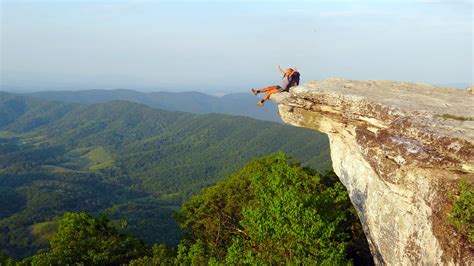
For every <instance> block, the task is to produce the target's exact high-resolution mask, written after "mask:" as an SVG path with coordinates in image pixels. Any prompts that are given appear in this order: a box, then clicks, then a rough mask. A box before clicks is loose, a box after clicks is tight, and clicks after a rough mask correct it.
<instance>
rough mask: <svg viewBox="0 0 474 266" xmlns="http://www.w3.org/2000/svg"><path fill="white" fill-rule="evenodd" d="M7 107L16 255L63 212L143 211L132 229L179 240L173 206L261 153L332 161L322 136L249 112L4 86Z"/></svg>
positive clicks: (1, 101) (4, 153) (0, 129)
mask: <svg viewBox="0 0 474 266" xmlns="http://www.w3.org/2000/svg"><path fill="white" fill-rule="evenodd" d="M20 107H21V108H20ZM0 112H2V114H5V117H9V118H8V119H4V120H2V124H1V126H0V191H4V192H5V193H3V195H2V196H1V197H0V203H1V204H2V205H5V206H8V207H7V208H6V209H2V210H0V232H2V234H0V247H1V249H2V250H5V251H6V252H7V253H8V254H9V255H12V256H15V257H23V256H26V255H29V254H32V253H33V252H35V251H36V250H37V249H39V248H41V247H44V244H45V241H44V238H45V236H41V235H39V236H37V235H36V233H34V232H37V231H38V230H37V228H40V227H41V225H43V224H50V222H51V221H52V220H54V219H55V218H56V217H58V216H60V215H61V214H62V213H63V212H64V211H81V210H85V211H89V212H91V213H100V212H105V213H108V214H110V215H111V216H112V217H113V219H114V220H120V219H127V220H134V219H135V220H136V219H138V218H137V217H141V218H140V223H139V224H138V225H134V226H132V227H130V228H127V230H129V232H131V233H133V234H136V235H138V236H140V237H142V238H144V239H146V240H147V241H150V242H164V243H167V244H169V245H175V244H176V243H177V242H178V241H179V239H180V232H179V229H178V228H177V226H176V224H175V223H174V221H173V220H172V218H171V213H172V210H173V209H174V208H176V207H178V206H179V205H180V203H181V202H182V200H183V199H186V198H188V197H189V196H191V195H194V194H196V193H197V192H198V191H200V190H201V189H202V188H203V187H207V186H209V185H211V184H213V183H215V182H216V181H218V180H221V179H222V178H224V177H225V176H226V175H228V174H229V173H231V172H232V171H234V170H235V169H238V168H240V167H241V166H242V165H244V164H245V163H246V162H247V161H249V160H250V159H252V158H254V157H257V156H261V155H266V154H270V153H273V152H276V151H278V150H284V151H286V152H287V153H288V154H289V155H291V156H294V157H296V158H298V159H299V160H300V161H302V162H303V163H304V164H306V165H311V166H313V167H315V168H318V169H328V168H330V161H329V160H328V158H329V145H328V142H327V138H326V137H325V136H324V135H322V134H319V133H316V132H313V131H311V130H304V129H297V128H292V127H288V126H285V125H282V124H278V123H273V122H265V121H259V120H254V119H251V118H246V117H238V116H229V115H222V114H206V115H194V114H190V113H182V112H168V111H163V110H159V109H153V108H150V107H147V106H145V105H141V104H136V103H130V102H125V101H113V102H108V103H103V104H91V105H81V104H66V103H58V102H49V101H45V100H40V99H35V98H30V97H24V96H17V95H12V94H8V93H0ZM2 117H4V116H2ZM12 200H13V201H14V203H12ZM4 210H5V211H4ZM150 210H155V211H154V214H153V215H150ZM150 225H153V226H150Z"/></svg>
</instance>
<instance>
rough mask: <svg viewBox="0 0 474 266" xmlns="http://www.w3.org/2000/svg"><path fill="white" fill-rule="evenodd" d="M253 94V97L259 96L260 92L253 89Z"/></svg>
mask: <svg viewBox="0 0 474 266" xmlns="http://www.w3.org/2000/svg"><path fill="white" fill-rule="evenodd" d="M252 93H253V95H255V96H257V94H258V91H257V90H256V89H253V88H252Z"/></svg>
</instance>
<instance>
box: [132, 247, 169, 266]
mask: <svg viewBox="0 0 474 266" xmlns="http://www.w3.org/2000/svg"><path fill="white" fill-rule="evenodd" d="M175 257H176V254H174V252H173V250H170V249H169V248H167V247H166V246H165V245H163V244H160V245H158V244H155V245H153V254H152V255H151V256H144V257H141V258H138V259H134V260H131V261H130V262H129V265H130V266H152V265H163V266H165V265H173V264H175V262H176V258H175Z"/></svg>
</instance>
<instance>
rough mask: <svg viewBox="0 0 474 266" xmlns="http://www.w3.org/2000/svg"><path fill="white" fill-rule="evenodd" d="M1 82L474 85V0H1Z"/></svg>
mask: <svg viewBox="0 0 474 266" xmlns="http://www.w3.org/2000/svg"><path fill="white" fill-rule="evenodd" d="M0 2H1V5H0V16H1V31H0V49H1V54H0V56H1V57H0V61H1V65H0V75H1V76H0V90H8V91H36V90H79V89H116V88H123V89H135V90H142V91H184V90H196V91H202V92H208V93H229V92H239V91H248V90H249V89H250V88H252V87H256V88H259V87H264V86H268V85H274V84H278V83H279V80H280V78H281V77H280V74H279V73H278V71H277V66H278V65H281V66H282V67H290V66H295V67H297V68H298V69H299V71H300V72H301V77H302V81H303V82H304V81H305V80H320V79H326V78H329V77H342V78H348V79H388V80H402V81H411V82H421V83H431V84H472V83H473V61H474V60H473V59H474V58H473V51H472V50H473V41H472V38H473V24H474V20H473V6H472V2H471V1H470V0H466V1H462V0H459V1H458V0H450V1H449V0H446V1H445V0H399V1H388V0H386V1H382V0H379V1H376V0H372V1H358V0H357V1H297V0H293V1H258V0H253V1H252V0H240V1H237V0H234V1H233V0H226V1H203V0H201V1H199V0H195V1H191V0H189V1H179V0H178V1H176V0H175V1H151V0H116V1H112V0H96V1H94V0H62V1H61V0H36V1H35V0H0Z"/></svg>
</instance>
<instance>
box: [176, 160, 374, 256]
mask: <svg viewBox="0 0 474 266" xmlns="http://www.w3.org/2000/svg"><path fill="white" fill-rule="evenodd" d="M354 213H355V212H354V210H353V208H352V206H351V203H350V201H349V198H348V195H347V192H346V191H345V189H344V188H343V186H342V185H341V184H340V183H339V182H336V181H335V180H334V176H333V175H331V174H328V175H326V176H322V177H321V176H320V175H318V174H317V173H315V172H314V171H313V170H310V169H307V168H303V167H301V166H299V165H298V164H296V163H292V162H291V161H290V160H289V159H287V158H286V156H285V155H284V154H282V153H279V154H276V155H274V156H269V157H265V158H262V159H259V160H254V161H253V162H251V163H249V164H248V165H246V166H245V167H244V168H243V169H242V170H240V171H239V172H237V173H236V174H234V175H232V176H230V177H229V178H228V179H227V180H225V181H223V182H221V183H218V184H217V185H215V186H213V187H211V188H209V189H207V190H205V191H203V192H202V193H201V194H199V195H197V196H195V197H193V198H192V199H191V200H190V201H189V202H187V203H185V204H184V205H183V208H182V209H181V211H180V212H179V215H178V217H179V222H180V225H181V226H182V227H183V228H184V229H185V230H186V232H187V233H188V234H187V236H188V239H189V240H187V241H184V242H183V243H182V244H180V246H179V247H178V261H179V262H181V263H184V264H189V263H193V260H194V261H195V262H197V263H198V264H205V263H209V262H210V261H216V262H221V263H224V262H225V263H227V264H282V263H284V264H321V265H341V264H350V263H351V261H354V260H355V261H357V262H359V261H361V262H365V263H366V264H370V263H372V261H371V257H370V253H369V251H368V245H367V242H364V243H361V242H360V238H361V235H360V234H362V238H363V233H362V231H361V230H360V224H359V223H358V220H357V218H356V217H355V216H354ZM353 229H359V230H353ZM354 233H356V234H358V235H356V236H354V235H353V234H354ZM364 240H365V239H364ZM356 244H358V245H356ZM361 244H362V245H361ZM364 256H365V257H364Z"/></svg>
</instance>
